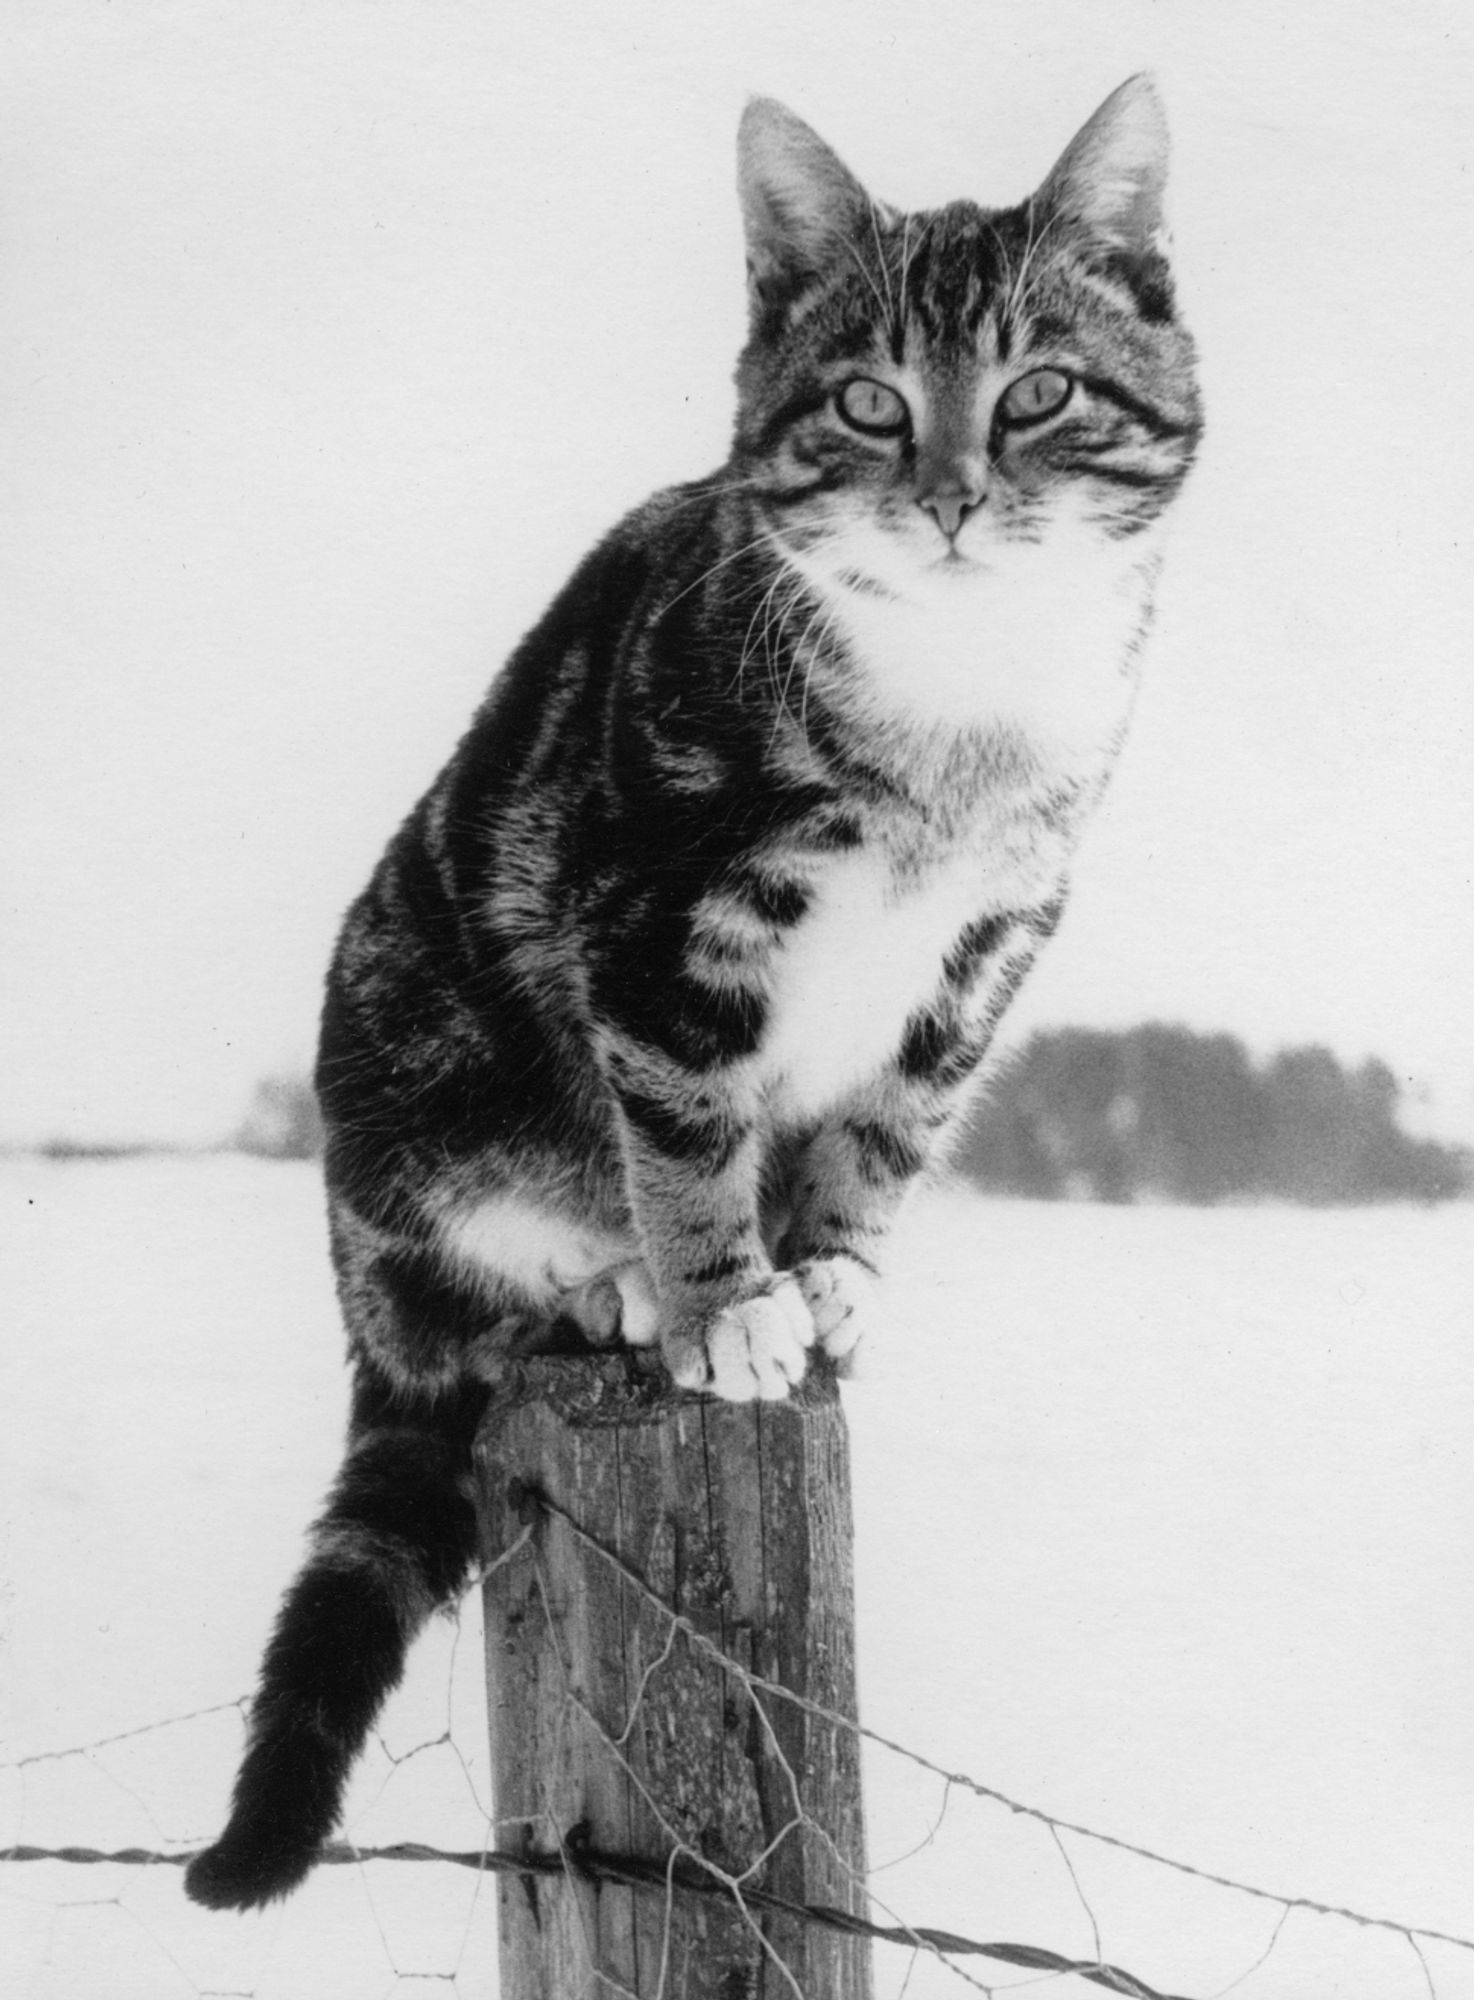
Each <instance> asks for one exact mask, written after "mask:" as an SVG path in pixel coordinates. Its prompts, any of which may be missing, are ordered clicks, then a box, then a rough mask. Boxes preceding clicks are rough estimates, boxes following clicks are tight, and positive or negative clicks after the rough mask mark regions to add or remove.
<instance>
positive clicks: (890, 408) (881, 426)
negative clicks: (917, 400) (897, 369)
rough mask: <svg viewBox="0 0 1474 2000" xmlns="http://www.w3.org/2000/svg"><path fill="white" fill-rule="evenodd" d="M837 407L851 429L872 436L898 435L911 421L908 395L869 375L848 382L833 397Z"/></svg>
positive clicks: (859, 376) (858, 376)
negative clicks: (905, 395) (874, 379)
mask: <svg viewBox="0 0 1474 2000" xmlns="http://www.w3.org/2000/svg"><path fill="white" fill-rule="evenodd" d="M834 407H835V408H836V409H837V410H838V411H839V414H840V415H841V416H842V417H843V418H844V420H845V422H846V423H847V424H848V425H849V427H850V429H851V430H855V431H864V432H866V433H867V434H868V435H869V436H871V437H899V436H900V434H901V432H902V431H904V430H906V429H907V428H908V427H909V425H910V422H911V412H910V411H909V410H908V409H907V407H906V399H905V397H904V396H900V395H897V393H896V391H895V390H894V389H891V388H888V387H887V386H886V384H885V383H884V382H873V381H872V380H871V379H870V377H869V376H868V375H857V376H856V377H855V379H854V381H853V382H846V383H845V385H844V387H843V388H842V389H841V390H840V392H839V394H838V395H837V396H836V397H835V399H834Z"/></svg>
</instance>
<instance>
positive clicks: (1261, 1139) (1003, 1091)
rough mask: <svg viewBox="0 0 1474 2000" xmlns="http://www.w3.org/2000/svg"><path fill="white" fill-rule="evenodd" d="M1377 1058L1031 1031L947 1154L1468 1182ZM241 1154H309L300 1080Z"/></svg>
mask: <svg viewBox="0 0 1474 2000" xmlns="http://www.w3.org/2000/svg"><path fill="white" fill-rule="evenodd" d="M1400 1109H1401V1093H1400V1090H1399V1086H1398V1082H1397V1079H1396V1077H1395V1076H1394V1075H1393V1073H1392V1071H1391V1070H1390V1069H1389V1068H1388V1067H1387V1065H1386V1064H1385V1063H1384V1062H1379V1061H1377V1060H1376V1059H1375V1058H1373V1059H1371V1060H1369V1061H1367V1062H1364V1063H1362V1064H1361V1065H1360V1066H1359V1067H1357V1068H1354V1069H1348V1068H1346V1067H1344V1066H1343V1065H1342V1064H1341V1063H1340V1062H1338V1061H1337V1059H1336V1057H1335V1056H1334V1055H1332V1054H1331V1052H1330V1050H1329V1049H1324V1048H1320V1047H1316V1046H1313V1045H1312V1046H1308V1047H1302V1048H1287V1049H1281V1050H1279V1051H1278V1052H1277V1053H1275V1054H1274V1055H1272V1056H1270V1057H1269V1058H1268V1059H1267V1060H1265V1061H1262V1062H1256V1061H1255V1060H1254V1059H1253V1058H1252V1057H1251V1056H1250V1054H1249V1052H1248V1050H1247V1049H1246V1048H1245V1047H1244V1045H1243V1043H1242V1042H1240V1041H1239V1040H1238V1039H1237V1038H1236V1037H1235V1036H1233V1035H1203V1034H1196V1033H1194V1032H1193V1031H1192V1030H1191V1029H1188V1028H1179V1027H1170V1026H1165V1025H1162V1024H1160V1023H1155V1022H1151V1023H1147V1024H1144V1025H1143V1026H1140V1027H1135V1028H1127V1029H1123V1030H1107V1029H1095V1028H1056V1029H1053V1030H1050V1031H1048V1032H1043V1033H1039V1034H1036V1035H1034V1036H1033V1037H1032V1039H1031V1040H1030V1041H1029V1042H1027V1043H1026V1044H1025V1046H1024V1047H1023V1049H1022V1050H1021V1052H1020V1053H1019V1054H1018V1055H1017V1056H1015V1057H1014V1058H1013V1059H1012V1060H1011V1061H1009V1062H1007V1063H1005V1064H1004V1066H1003V1067H1002V1069H1001V1070H1000V1071H999V1073H998V1074H997V1075H996V1076H995V1077H994V1079H993V1081H992V1082H991V1084H990V1085H989V1087H988V1088H987V1090H986V1091H985V1092H984V1094H983V1097H982V1099H981V1101H980V1103H979V1105H978V1107H977V1109H976V1111H975V1112H974V1113H973V1115H972V1118H971V1119H970V1121H969V1124H968V1126H967V1129H966V1132H965V1133H964V1135H963V1138H962V1141H961V1143H960V1145H959V1146H958V1147H957V1148H956V1149H955V1152H954V1165H955V1167H956V1169H957V1170H958V1171H959V1172H960V1173H961V1174H962V1175H963V1176H964V1177H965V1178H966V1179H967V1180H969V1181H971V1182H973V1183H974V1184H975V1185H976V1186H977V1187H979V1188H981V1189H983V1190H985V1191H986V1192H987V1193H990V1194H1008V1195H1024V1196H1029V1197H1032V1198H1033V1199H1035V1200H1042V1201H1060V1200H1076V1201H1080V1200H1084V1201H1108V1202H1127V1201H1170V1202H1192V1203H1209V1202H1221V1201H1257V1200H1279V1201H1292V1202H1306V1203H1338V1202H1343V1203H1350V1202H1368V1201H1420V1202H1436V1201H1447V1200H1449V1199H1451V1198H1453V1197H1455V1196H1458V1195H1462V1194H1467V1193H1469V1192H1470V1191H1471V1189H1474V1156H1471V1154H1470V1153H1469V1152H1468V1151H1467V1150H1464V1149H1461V1148H1457V1147H1453V1146H1447V1145H1440V1144H1439V1143H1437V1142H1436V1141H1434V1140H1431V1139H1415V1138H1413V1137H1411V1136H1410V1135H1409V1134H1408V1133H1407V1132H1405V1131H1404V1130H1403V1129H1402V1127H1401V1125H1400V1123H1399V1112H1400ZM235 1143H236V1145H237V1146H238V1147H240V1149H241V1150H242V1151H244V1152H249V1153H255V1154H258V1155H262V1156H265V1157H269V1158H273V1159H311V1158H315V1157H316V1156H317V1155H318V1154H319V1153H320V1152H321V1150H322V1120H321V1118H320V1116H319V1114H318V1109H317V1102H316V1099H315V1098H314V1096H313V1093H312V1086H311V1084H310V1083H308V1082H307V1081H306V1080H305V1079H303V1078H300V1077H291V1076H286V1077H281V1076H278V1077H270V1078H268V1079H266V1081H264V1082H263V1083H261V1084H260V1085H259V1086H258V1087H257V1091H256V1095H255V1099H254V1101H253V1103H252V1106H251V1110H250V1112H249V1114H248V1116H247V1118H246V1120H245V1122H244V1124H243V1125H242V1127H241V1129H240V1131H239V1132H238V1133H237V1134H236V1138H235Z"/></svg>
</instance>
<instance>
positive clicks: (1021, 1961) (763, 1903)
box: [0, 1752, 1183, 2000]
mask: <svg viewBox="0 0 1474 2000" xmlns="http://www.w3.org/2000/svg"><path fill="white" fill-rule="evenodd" d="M58 1754H60V1755H65V1754H66V1753H65V1752H60V1753H58ZM194 1854H195V1849H193V1848H185V1849H181V1850H179V1851H178V1852H176V1853H172V1854H166V1853H163V1852H161V1851H158V1850H155V1849H152V1848H146V1847H120V1848H114V1849H112V1850H111V1851H102V1850H100V1849H97V1848H91V1847H30V1846H24V1845H22V1846H18V1847H4V1848H0V1862H4V1861H16V1862H19V1861H66V1862H72V1863H79V1864H84V1865H85V1864H114V1865H118V1866H122V1867H129V1868H144V1867H166V1868H182V1867H184V1866H185V1864H186V1863H187V1862H189V1861H191V1860H192V1859H193V1858H194ZM365 1861H419V1862H444V1863H448V1864H450V1865H451V1866H453V1867H459V1868H474V1869H477V1870H478V1871H482V1872H485V1873H487V1874H498V1875H523V1876H534V1875H537V1876H548V1875H555V1876H558V1875H578V1876H582V1877H583V1878H584V1879H585V1880H587V1881H590V1882H613V1883H618V1884H620V1885H621V1886H623V1887H625V1888H630V1889H646V1890H653V1891H656V1892H658V1893H660V1894H662V1895H663V1894H665V1893H666V1891H667V1889H668V1888H670V1887H672V1886H673V1887H674V1888H675V1889H677V1890H678V1891H680V1892H681V1893H682V1894H684V1895H695V1896H722V1895H724V1894H726V1893H727V1889H726V1885H725V1884H724V1883H723V1882H721V1881H720V1880H715V1879H713V1878H712V1877H711V1876H710V1875H708V1874H698V1873H697V1872H696V1871H695V1870H683V1869H681V1868H677V1869H676V1870H675V1871H674V1872H672V1871H671V1869H670V1867H669V1865H668V1864H667V1863H665V1862H652V1861H645V1860H642V1859H641V1858H640V1857H639V1856H637V1855H628V1854H601V1853H597V1852H595V1851H594V1850H592V1849H590V1848H585V1847H584V1846H583V1845H582V1844H581V1843H580V1842H578V1841H571V1842H566V1843H565V1846H564V1850H563V1851H562V1852H560V1853H557V1854H503V1853H500V1852H499V1851H498V1850H496V1849H494V1848H479V1847H478V1848H463V1849H461V1850H459V1851H457V1850H456V1849H453V1848H444V1847H433V1846H430V1845H427V1844H426V1843H425V1842H423V1841H417V1840H399V1841H394V1842H392V1843H390V1844H389V1845H388V1846H385V1847H356V1846H354V1845H353V1844H352V1843H351V1842H347V1841H332V1842H330V1843H329V1844H328V1845H327V1846H325V1847H324V1848H323V1849H322V1851H321V1853H320V1854H319V1855H318V1857H317V1866H318V1867H335V1866H336V1867H356V1866H358V1865H359V1864H361V1863H363V1862H365ZM742 1893H743V1897H744V1899H745V1900H746V1901H747V1902H748V1903H750V1904H751V1905H752V1906H753V1907H754V1908H755V1909H760V1910H771V1911H773V1912H774V1913H775V1914H776V1915H780V1916H786V1917H793V1918H794V1919H796V1920H797V1921H799V1922H802V1923H807V1924H812V1925H814V1926H815V1927H816V1928H818V1929H820V1930H829V1931H836V1932H840V1933H842V1934H844V1935H846V1936H849V1937H863V1938H870V1939H872V1940H874V1941H875V1942H877V1943H881V1944H898V1945H909V1946H912V1947H914V1946H915V1945H916V1944H917V1943H921V1944H924V1945H929V1946H932V1947H934V1948H935V1949H936V1950H937V1951H939V1952H942V1953H945V1954H946V1955H947V1956H949V1957H954V1958H968V1957H980V1958H993V1959H997V1960H999V1961H1000V1962H1001V1963H1003V1964H1005V1965H1016V1966H1020V1967H1023V1968H1025V1969H1027V1970H1030V1971H1035V1972H1051V1973H1060V1974H1064V1973H1075V1974H1078V1975H1079V1976H1080V1977H1081V1978H1082V1979H1089V1980H1093V1981H1094V1982H1095V1984H1096V1985H1098V1986H1104V1987H1105V1988H1106V1989H1107V1990H1108V1991H1109V1992H1112V1993H1121V1994H1125V1995H1126V1996H1127V2000H1183V1996H1182V1995H1180V1994H1170V1993H1163V1992H1161V1991H1160V1990H1159V1989H1158V1988H1157V1987H1155V1986H1148V1985H1147V1984H1146V1982H1145V1980H1141V1979H1137V1978H1135V1977H1133V1975H1132V1974H1131V1973H1129V1972H1125V1971H1123V1970H1122V1969H1121V1968H1120V1967H1119V1966H1114V1965H1106V1964H1104V1963H1102V1962H1101V1961H1100V1960H1098V1959H1072V1958H1065V1957H1064V1956H1062V1955H1061V1954H1060V1953H1059V1952H1054V1951H1049V1950H1047V1949H1045V1948H1044V1947H1043V1946H1040V1945H1026V1944H1002V1943H999V1944H989V1943H982V1942H980V1941H979V1940H978V1939H976V1938H968V1937H962V1936H960V1935H959V1934H958V1933H957V1932H956V1931H947V1930H938V1929H937V1928H936V1927H935V1926H933V1925H930V1924H917V1925H914V1926H913V1925H894V1924H877V1923H872V1922H871V1921H870V1919H869V1918H868V1917H861V1916H856V1915H855V1914H854V1913H853V1912H852V1911H849V1910H840V1909H836V1908H835V1907H834V1906H833V1905H832V1904H827V1903H796V1902H793V1901H791V1900H790V1899H789V1898H788V1897H786V1896H779V1895H775V1894H774V1893H773V1892H772V1891H771V1890H768V1889H760V1888H757V1887H755V1886H753V1885H751V1884H747V1885H744V1887H743V1891H742Z"/></svg>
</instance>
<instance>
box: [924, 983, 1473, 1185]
mask: <svg viewBox="0 0 1474 2000" xmlns="http://www.w3.org/2000/svg"><path fill="white" fill-rule="evenodd" d="M1400 1109H1401V1092H1400V1090H1399V1086H1398V1082H1397V1078H1396V1077H1395V1076H1394V1075H1393V1073H1392V1071H1391V1070H1390V1069H1389V1068H1388V1067H1387V1065H1386V1064H1385V1063H1384V1062H1380V1061H1378V1060H1377V1059H1376V1058H1372V1059H1370V1060H1368V1061H1367V1062H1364V1063H1362V1064H1360V1065H1359V1066H1358V1067H1356V1068H1346V1067H1344V1066H1343V1065H1342V1064H1341V1063H1340V1062H1338V1061H1337V1059H1336V1057H1335V1056H1334V1055H1332V1053H1331V1052H1330V1050H1329V1049H1325V1048H1320V1047H1318V1046H1315V1045H1310V1046H1306V1047H1299V1048H1286V1049H1280V1050H1278V1051H1277V1052H1276V1053H1275V1054H1274V1055H1272V1056H1270V1057H1269V1058H1268V1059H1267V1060H1265V1061H1262V1062H1256V1061H1255V1060H1254V1059H1253V1058H1252V1057H1251V1056H1250V1054H1249V1052H1248V1050H1247V1049H1246V1048H1245V1047H1244V1045H1243V1043H1242V1042H1240V1041H1239V1040H1238V1039H1237V1038H1236V1037H1235V1036H1233V1035H1202V1034H1195V1033H1194V1032H1192V1031H1191V1030H1190V1029H1187V1028H1180V1027H1170V1026H1165V1025H1162V1024H1160V1023H1155V1022H1152V1023H1147V1024H1144V1025H1143V1026H1140V1027H1135V1028H1128V1029H1125V1030H1121V1031H1107V1030H1101V1029H1090V1028H1057V1029H1054V1030H1052V1031H1050V1032H1047V1033H1040V1034H1036V1035H1035V1036H1033V1038H1032V1039H1031V1040H1030V1041H1029V1042H1028V1043H1027V1044H1026V1045H1025V1046H1024V1048H1023V1050H1022V1051H1021V1053H1020V1054H1019V1055H1018V1056H1017V1057H1016V1058H1015V1059H1014V1060H1013V1061H1012V1062H1010V1063H1008V1064H1006V1065H1005V1066H1004V1068H1003V1069H1002V1070H1001V1072H1000V1074H999V1075H998V1076H997V1077H996V1078H995V1079H994V1081H993V1083H992V1085H991V1087H990V1088H989V1089H988V1091H987V1092H986V1093H985V1095H984V1098H983V1100H982V1102H981V1104H980V1105H979V1106H978V1109H977V1111H976V1113H975V1114H974V1116H973V1119H972V1121H971V1123H970V1125H969V1127H968V1130H967V1133H966V1135H965V1137H964V1140H963V1143H962V1145H961V1147H960V1148H959V1151H958V1153H957V1156H956V1158H957V1165H958V1167H959V1168H960V1170H961V1171H962V1172H963V1174H965V1175H966V1177H967V1178H968V1179H969V1180H971V1181H973V1182H975V1183H976V1184H977V1185H978V1186H979V1187H982V1188H985V1189H987V1190H988V1191H989V1192H992V1193H999V1194H1014V1195H1029V1196H1032V1197H1034V1198H1035V1199H1038V1200H1059V1199H1062V1198H1068V1199H1075V1200H1087V1201H1108V1202H1125V1201H1175V1202H1191V1203H1210V1202H1221V1201H1255V1200H1279V1201H1291V1202H1305V1203H1313V1204H1326V1203H1338V1202H1344V1203H1350V1202H1369V1201H1420V1202H1435V1201H1447V1200H1449V1199H1451V1198H1452V1197H1454V1196H1457V1195H1461V1194H1466V1193H1468V1192H1470V1190H1471V1187H1474V1172H1471V1168H1474V1158H1471V1155H1470V1153H1469V1152H1468V1151H1467V1150H1464V1149H1461V1148H1457V1147H1453V1146H1446V1145H1440V1144H1439V1143H1437V1142H1436V1141H1434V1140H1431V1139H1415V1138H1413V1137H1412V1136H1411V1135H1410V1134H1408V1133H1407V1132H1405V1131H1404V1130H1403V1129H1402V1127H1401V1125H1400V1123H1399V1112H1400Z"/></svg>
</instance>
